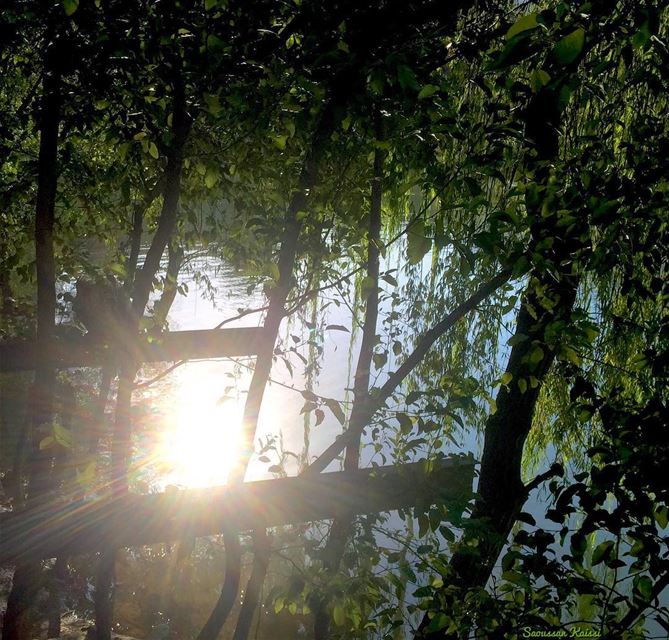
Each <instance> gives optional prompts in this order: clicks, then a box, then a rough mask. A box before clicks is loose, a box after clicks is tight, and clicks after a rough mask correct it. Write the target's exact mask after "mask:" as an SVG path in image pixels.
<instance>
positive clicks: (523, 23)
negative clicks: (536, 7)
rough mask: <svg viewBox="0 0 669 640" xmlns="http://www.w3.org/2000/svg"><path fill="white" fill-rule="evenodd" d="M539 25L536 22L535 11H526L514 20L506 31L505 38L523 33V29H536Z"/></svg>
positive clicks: (508, 38) (509, 38)
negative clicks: (525, 13) (524, 14)
mask: <svg viewBox="0 0 669 640" xmlns="http://www.w3.org/2000/svg"><path fill="white" fill-rule="evenodd" d="M538 26H539V23H538V22H537V14H536V13H528V14H527V15H526V16H521V17H520V18H518V20H516V21H515V22H514V23H513V25H512V26H511V28H510V29H509V30H508V31H507V32H506V39H507V40H511V38H513V36H516V35H518V34H519V33H523V31H529V30H530V29H536V28H537V27H538Z"/></svg>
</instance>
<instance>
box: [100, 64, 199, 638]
mask: <svg viewBox="0 0 669 640" xmlns="http://www.w3.org/2000/svg"><path fill="white" fill-rule="evenodd" d="M174 74H175V76H174V81H173V82H174V98H173V104H174V106H173V111H172V147H171V149H170V151H169V153H168V158H167V166H166V168H165V174H164V179H163V180H162V181H161V184H162V185H163V205H162V209H161V212H160V217H159V219H158V227H157V229H156V233H155V235H154V237H153V240H152V242H151V246H150V247H149V251H148V252H147V255H146V259H145V260H144V265H143V267H142V269H141V270H140V271H139V272H138V273H137V274H136V277H135V282H134V286H133V290H132V308H133V312H134V317H135V326H134V327H133V328H132V329H133V330H134V331H133V332H134V333H135V334H136V333H137V332H138V331H139V321H140V318H141V317H142V316H143V315H144V310H145V308H146V305H147V303H148V300H149V296H150V294H151V289H152V286H153V279H154V278H155V276H156V273H157V272H158V270H159V269H160V260H161V258H162V255H163V253H164V252H165V248H166V247H167V245H168V243H169V241H170V239H171V238H172V235H173V234H174V230H175V228H176V224H177V216H178V210H179V196H180V193H181V173H182V169H183V152H184V147H185V144H186V140H187V138H188V134H189V132H190V129H191V125H192V121H191V118H190V116H189V114H188V111H187V104H186V96H185V93H184V84H183V78H182V77H181V71H180V69H178V68H177V69H175V70H174ZM136 373H137V363H136V362H135V361H134V358H133V357H132V355H131V354H128V355H127V357H126V358H125V362H124V363H123V365H122V366H121V369H120V372H119V385H118V394H117V398H116V415H115V421H114V434H113V439H112V454H111V488H112V493H113V495H123V494H125V493H127V491H128V477H127V470H128V466H129V463H130V457H131V453H132V426H131V419H130V410H131V401H132V388H133V384H134V380H135V375H136ZM115 558H116V553H115V552H114V551H109V552H103V553H102V554H101V556H100V560H99V564H98V571H97V576H96V586H95V629H96V637H97V640H111V625H112V614H113V606H114V604H113V581H114V565H115Z"/></svg>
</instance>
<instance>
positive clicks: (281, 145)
mask: <svg viewBox="0 0 669 640" xmlns="http://www.w3.org/2000/svg"><path fill="white" fill-rule="evenodd" d="M287 140H288V136H274V138H272V142H274V146H275V147H277V148H278V149H281V151H283V150H284V149H285V148H286V141H287Z"/></svg>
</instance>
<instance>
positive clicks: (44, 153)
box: [2, 42, 61, 640]
mask: <svg viewBox="0 0 669 640" xmlns="http://www.w3.org/2000/svg"><path fill="white" fill-rule="evenodd" d="M60 107H61V75H60V68H59V54H58V51H57V43H56V42H52V43H50V44H49V45H48V49H47V51H46V54H45V59H44V80H43V100H42V109H41V113H40V123H39V130H40V148H39V160H38V176H37V199H36V204H35V260H36V267H37V341H38V343H39V344H40V345H42V348H43V352H44V353H46V352H47V351H48V348H47V347H48V344H49V343H50V341H51V340H52V337H53V329H54V322H55V311H56V288H55V280H56V267H55V259H54V253H53V227H54V219H55V202H56V189H57V182H58V130H59V125H60ZM54 383H55V373H54V370H53V369H51V368H49V367H48V366H45V365H44V364H43V363H39V362H38V366H37V368H36V370H35V384H34V388H33V389H34V397H33V398H32V405H31V411H32V414H31V431H32V451H31V453H30V456H29V469H28V478H29V486H28V503H27V504H26V508H27V509H35V510H39V509H40V508H44V507H45V505H46V503H47V502H48V495H47V489H48V478H49V473H48V471H49V466H50V454H49V452H48V450H40V448H39V443H40V441H41V439H42V438H43V437H45V434H44V431H45V430H48V428H49V427H50V425H51V420H52V405H53V388H54ZM18 475H19V476H20V472H19V474H18ZM39 580H40V563H39V561H37V560H35V561H32V562H26V563H24V564H21V565H18V566H17V567H16V568H15V570H14V579H13V583H12V590H11V592H10V594H9V597H8V600H7V610H6V612H5V616H4V620H3V632H2V637H3V639H4V640H27V639H28V638H29V637H30V629H29V620H28V611H29V608H30V606H31V605H32V604H33V603H34V601H35V596H36V595H37V592H38V590H39V587H40V585H39Z"/></svg>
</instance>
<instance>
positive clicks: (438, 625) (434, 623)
mask: <svg viewBox="0 0 669 640" xmlns="http://www.w3.org/2000/svg"><path fill="white" fill-rule="evenodd" d="M449 622H450V618H449V617H448V616H447V615H446V614H445V613H442V612H441V611H437V613H435V614H434V617H433V618H432V620H430V624H428V625H427V629H426V631H427V633H434V632H435V631H439V630H440V629H443V628H444V627H445V626H446V625H447V624H448V623H449Z"/></svg>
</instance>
